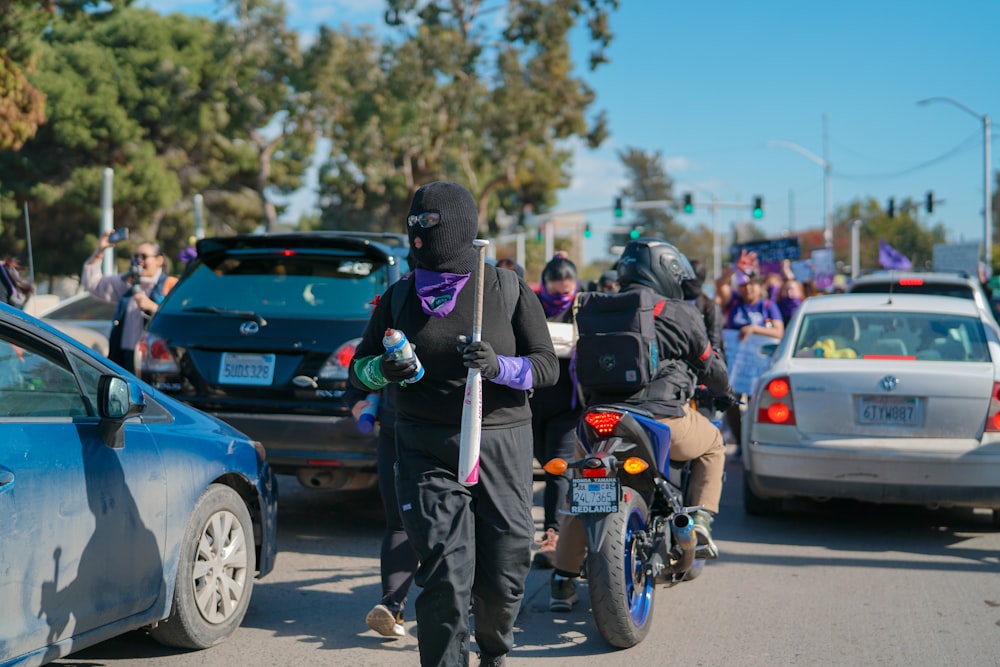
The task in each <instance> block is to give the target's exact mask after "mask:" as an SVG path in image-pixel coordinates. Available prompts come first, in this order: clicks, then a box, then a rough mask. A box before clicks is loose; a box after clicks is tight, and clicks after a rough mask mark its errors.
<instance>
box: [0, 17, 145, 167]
mask: <svg viewBox="0 0 1000 667" xmlns="http://www.w3.org/2000/svg"><path fill="white" fill-rule="evenodd" d="M130 2H131V0H107V1H104V0H63V1H59V0H0V150H7V149H14V150H17V149H18V148H20V147H21V146H22V145H24V142H25V141H26V140H28V139H30V138H31V137H33V136H34V135H35V132H36V131H37V130H38V127H39V125H41V124H42V123H43V122H44V121H45V94H44V93H43V92H42V91H41V90H39V89H38V87H36V86H35V85H34V84H32V83H31V81H29V79H28V77H29V75H30V74H31V73H32V71H33V70H34V67H35V61H36V59H37V56H38V50H39V45H40V43H41V37H42V35H43V33H44V32H45V30H46V29H47V28H48V27H49V26H50V25H51V23H52V21H53V19H54V18H55V17H56V16H57V15H61V16H63V17H65V18H68V19H71V20H77V21H88V22H89V21H92V20H98V19H100V18H101V17H102V16H104V15H106V14H107V13H108V12H111V11H114V10H116V9H119V8H121V7H124V6H126V5H128V4H129V3H130ZM98 10H99V11H98Z"/></svg>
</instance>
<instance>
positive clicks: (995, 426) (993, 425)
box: [986, 382, 1000, 433]
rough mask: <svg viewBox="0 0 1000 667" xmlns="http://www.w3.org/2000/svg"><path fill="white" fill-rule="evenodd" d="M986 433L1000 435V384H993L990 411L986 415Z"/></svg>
mask: <svg viewBox="0 0 1000 667" xmlns="http://www.w3.org/2000/svg"><path fill="white" fill-rule="evenodd" d="M986 431H987V432H988V433H1000V382H994V383H993V393H992V394H990V409H989V412H987V413H986Z"/></svg>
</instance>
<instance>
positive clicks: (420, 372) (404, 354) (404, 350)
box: [382, 329, 424, 384]
mask: <svg viewBox="0 0 1000 667" xmlns="http://www.w3.org/2000/svg"><path fill="white" fill-rule="evenodd" d="M382 344H383V345H385V351H386V352H388V353H390V354H392V355H394V356H395V357H396V359H413V360H415V361H416V362H417V374H416V375H414V376H413V377H412V378H410V379H409V380H407V381H406V382H404V383H403V384H413V383H414V382H416V381H417V380H419V379H420V378H422V377H423V376H424V367H423V364H421V363H420V359H417V353H416V352H414V351H413V346H412V345H410V341H409V340H408V339H407V338H406V334H404V333H403V332H402V331H400V330H399V329H386V330H385V336H384V337H383V338H382Z"/></svg>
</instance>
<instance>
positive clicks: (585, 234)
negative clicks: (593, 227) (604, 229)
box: [583, 222, 593, 239]
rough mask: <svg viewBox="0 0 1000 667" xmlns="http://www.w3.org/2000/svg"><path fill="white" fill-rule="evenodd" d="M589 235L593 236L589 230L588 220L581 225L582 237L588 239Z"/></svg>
mask: <svg viewBox="0 0 1000 667" xmlns="http://www.w3.org/2000/svg"><path fill="white" fill-rule="evenodd" d="M591 236H593V232H591V231H590V223H589V222H588V223H586V224H585V225H584V226H583V238H585V239H589V238H590V237H591Z"/></svg>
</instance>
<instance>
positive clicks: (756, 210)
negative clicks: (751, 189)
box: [753, 197, 764, 219]
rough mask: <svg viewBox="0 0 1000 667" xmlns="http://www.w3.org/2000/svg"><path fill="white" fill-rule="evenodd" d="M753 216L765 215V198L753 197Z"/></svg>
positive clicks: (760, 216)
mask: <svg viewBox="0 0 1000 667" xmlns="http://www.w3.org/2000/svg"><path fill="white" fill-rule="evenodd" d="M753 217H755V218H758V219H760V218H763V217H764V198H763V197H754V198H753Z"/></svg>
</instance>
